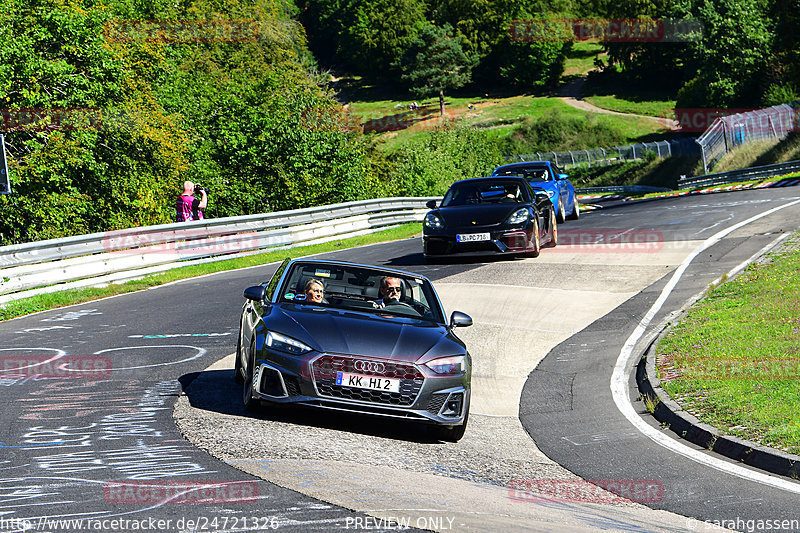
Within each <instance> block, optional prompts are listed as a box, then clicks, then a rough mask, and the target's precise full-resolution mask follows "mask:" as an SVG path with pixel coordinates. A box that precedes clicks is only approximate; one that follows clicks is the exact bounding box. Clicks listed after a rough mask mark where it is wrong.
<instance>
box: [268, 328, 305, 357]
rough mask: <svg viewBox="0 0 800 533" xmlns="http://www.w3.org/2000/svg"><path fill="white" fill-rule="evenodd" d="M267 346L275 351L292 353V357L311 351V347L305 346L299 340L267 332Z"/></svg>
mask: <svg viewBox="0 0 800 533" xmlns="http://www.w3.org/2000/svg"><path fill="white" fill-rule="evenodd" d="M265 342H266V345H267V346H269V347H270V348H272V349H273V350H278V351H280V352H286V353H290V354H292V355H303V354H304V353H308V352H310V351H311V347H310V346H308V345H306V344H303V343H302V342H300V341H299V340H297V339H293V338H291V337H287V336H286V335H281V334H280V333H275V332H274V331H268V332H267V339H266V341H265Z"/></svg>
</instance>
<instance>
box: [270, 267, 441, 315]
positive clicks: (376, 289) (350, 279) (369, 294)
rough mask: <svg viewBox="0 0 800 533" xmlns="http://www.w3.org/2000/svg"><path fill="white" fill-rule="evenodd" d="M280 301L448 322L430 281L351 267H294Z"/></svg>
mask: <svg viewBox="0 0 800 533" xmlns="http://www.w3.org/2000/svg"><path fill="white" fill-rule="evenodd" d="M280 301H281V302H286V303H296V304H301V305H317V306H320V307H331V308H336V309H349V310H353V311H366V312H370V313H380V314H384V315H396V316H403V317H408V318H421V319H424V320H430V321H433V322H438V323H442V324H444V323H445V319H444V316H443V313H442V310H441V309H440V307H439V303H438V300H437V299H436V296H435V293H434V292H433V287H432V286H431V284H430V282H428V281H427V280H425V279H423V278H420V277H416V276H412V275H401V274H394V273H392V274H390V273H387V272H384V271H380V270H373V269H368V268H363V267H356V266H350V265H339V264H333V263H297V264H295V265H294V266H293V269H292V271H291V272H290V273H289V275H288V276H287V278H286V282H285V284H284V286H283V289H282V293H281V297H280Z"/></svg>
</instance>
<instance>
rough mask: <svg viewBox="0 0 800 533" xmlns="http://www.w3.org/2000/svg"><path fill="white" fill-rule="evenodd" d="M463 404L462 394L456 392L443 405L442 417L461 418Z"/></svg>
mask: <svg viewBox="0 0 800 533" xmlns="http://www.w3.org/2000/svg"><path fill="white" fill-rule="evenodd" d="M463 403H464V393H463V392H456V393H453V394H451V395H450V397H449V398H448V399H447V401H446V402H445V403H444V409H442V416H461V405H462V404H463Z"/></svg>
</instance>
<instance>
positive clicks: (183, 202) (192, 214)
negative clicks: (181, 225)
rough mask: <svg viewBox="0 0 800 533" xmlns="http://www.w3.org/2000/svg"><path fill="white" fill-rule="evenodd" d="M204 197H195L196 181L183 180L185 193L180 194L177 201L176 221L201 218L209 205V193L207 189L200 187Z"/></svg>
mask: <svg viewBox="0 0 800 533" xmlns="http://www.w3.org/2000/svg"><path fill="white" fill-rule="evenodd" d="M200 194H201V195H202V196H203V198H202V199H200V198H195V197H194V183H192V182H191V181H184V182H183V194H181V195H180V196H178V201H177V202H175V222H189V221H191V220H201V219H202V218H203V211H202V210H203V209H205V208H206V206H207V205H208V194H207V193H206V190H205V189H200Z"/></svg>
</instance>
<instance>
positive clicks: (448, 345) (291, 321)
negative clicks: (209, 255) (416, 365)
mask: <svg viewBox="0 0 800 533" xmlns="http://www.w3.org/2000/svg"><path fill="white" fill-rule="evenodd" d="M271 307H272V308H271V309H270V310H268V311H267V313H266V314H265V317H264V318H265V322H266V323H267V324H269V328H270V329H272V330H274V331H276V332H278V333H281V334H283V335H288V336H290V337H293V338H295V339H297V340H299V341H301V342H303V343H305V344H307V345H308V346H310V347H311V348H313V349H314V350H316V351H319V352H324V353H331V354H346V355H357V356H365V357H374V358H379V359H392V360H396V361H405V362H416V361H418V360H419V361H420V362H426V361H428V360H430V359H433V358H436V357H442V356H448V355H459V354H464V353H466V348H465V346H464V344H463V343H462V342H461V341H460V340H459V339H458V338H457V337H455V336H454V335H453V334H452V333H451V332H449V331H448V329H447V327H446V326H445V325H443V324H438V323H435V322H430V321H427V320H422V319H415V318H406V317H398V316H395V315H390V314H387V313H380V312H375V313H372V312H357V311H347V310H342V309H331V308H327V307H323V306H319V307H317V306H313V305H303V304H294V303H292V304H276V305H273V306H271ZM267 316H268V317H269V318H268V320H267Z"/></svg>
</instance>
